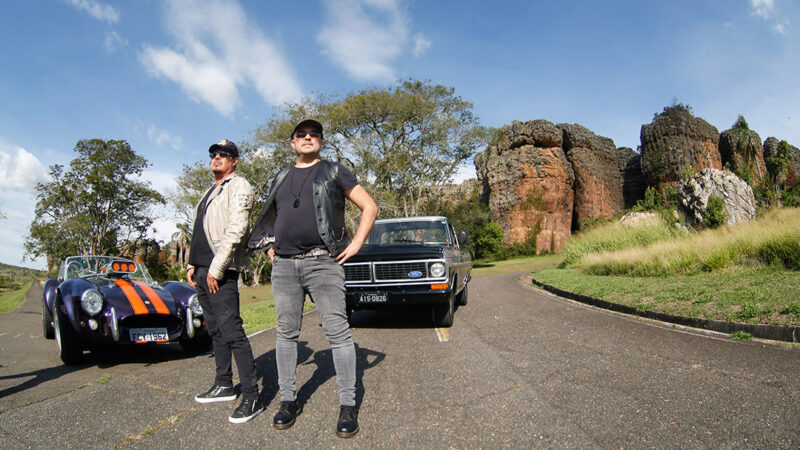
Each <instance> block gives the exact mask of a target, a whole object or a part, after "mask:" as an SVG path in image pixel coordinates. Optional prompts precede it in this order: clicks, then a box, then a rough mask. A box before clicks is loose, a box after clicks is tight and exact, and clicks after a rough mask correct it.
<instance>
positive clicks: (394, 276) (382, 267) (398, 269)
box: [375, 262, 428, 281]
mask: <svg viewBox="0 0 800 450" xmlns="http://www.w3.org/2000/svg"><path fill="white" fill-rule="evenodd" d="M411 272H419V273H421V274H422V276H421V277H414V278H412V277H410V276H409V275H408V274H409V273H411ZM420 278H428V269H427V264H425V263H424V262H409V263H375V281H387V280H418V279H420Z"/></svg>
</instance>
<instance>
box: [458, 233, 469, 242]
mask: <svg viewBox="0 0 800 450" xmlns="http://www.w3.org/2000/svg"><path fill="white" fill-rule="evenodd" d="M467 242H468V239H467V232H466V231H464V230H461V231H460V232H459V233H458V243H459V244H460V245H467Z"/></svg>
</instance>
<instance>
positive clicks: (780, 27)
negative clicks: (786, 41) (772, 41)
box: [772, 21, 787, 35]
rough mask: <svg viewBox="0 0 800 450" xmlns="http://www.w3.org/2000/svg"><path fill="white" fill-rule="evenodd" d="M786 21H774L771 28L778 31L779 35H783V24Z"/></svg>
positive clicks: (784, 29)
mask: <svg viewBox="0 0 800 450" xmlns="http://www.w3.org/2000/svg"><path fill="white" fill-rule="evenodd" d="M786 23H787V22H785V21H784V22H781V21H778V22H775V25H773V26H772V29H773V30H775V32H776V33H778V34H780V35H784V34H786V25H785V24H786Z"/></svg>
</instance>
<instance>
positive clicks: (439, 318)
mask: <svg viewBox="0 0 800 450" xmlns="http://www.w3.org/2000/svg"><path fill="white" fill-rule="evenodd" d="M455 303H456V302H455V294H454V293H452V292H451V293H450V296H449V297H448V298H447V303H446V304H444V305H437V306H434V308H433V321H434V322H435V323H436V326H438V327H442V328H450V327H452V326H453V315H454V314H455V309H456V305H455Z"/></svg>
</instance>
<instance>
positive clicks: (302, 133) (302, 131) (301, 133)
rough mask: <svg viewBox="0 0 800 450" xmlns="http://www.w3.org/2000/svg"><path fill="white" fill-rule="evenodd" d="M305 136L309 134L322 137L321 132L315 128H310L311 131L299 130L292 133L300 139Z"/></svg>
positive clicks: (313, 136)
mask: <svg viewBox="0 0 800 450" xmlns="http://www.w3.org/2000/svg"><path fill="white" fill-rule="evenodd" d="M306 136H311V137H312V138H317V139H320V138H321V137H322V133H320V132H319V131H316V130H311V131H306V130H300V131H298V132H297V133H295V134H294V137H295V138H300V139H303V138H304V137H306Z"/></svg>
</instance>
